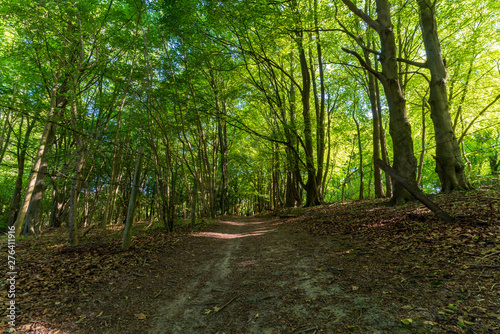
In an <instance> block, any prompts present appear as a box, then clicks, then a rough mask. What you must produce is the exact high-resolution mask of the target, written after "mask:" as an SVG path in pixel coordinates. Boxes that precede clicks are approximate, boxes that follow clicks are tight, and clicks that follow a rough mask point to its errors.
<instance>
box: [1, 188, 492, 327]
mask: <svg viewBox="0 0 500 334" xmlns="http://www.w3.org/2000/svg"><path fill="white" fill-rule="evenodd" d="M432 199H433V200H434V201H436V202H437V203H438V204H439V205H440V206H441V207H442V208H443V209H444V210H445V211H448V212H450V213H452V214H453V215H454V216H455V218H456V221H455V222H453V223H443V222H440V221H438V220H437V218H436V217H435V216H434V215H433V214H432V212H430V211H429V210H427V209H426V208H425V207H423V206H422V205H420V204H418V203H410V204H407V205H405V206H402V207H397V208H394V207H387V206H385V205H384V204H385V202H384V201H383V200H368V201H357V202H350V203H337V204H333V205H324V206H319V207H315V208H312V209H308V210H306V209H294V210H291V211H287V212H275V213H268V215H261V216H255V217H220V218H219V219H218V220H216V221H215V222H212V223H211V224H205V225H203V226H201V229H200V230H198V231H189V232H187V231H184V232H178V233H171V234H164V233H163V232H160V231H159V230H158V229H156V230H155V229H152V228H149V229H148V228H147V225H146V224H142V225H141V224H139V225H138V228H137V232H136V237H135V238H134V240H133V242H134V247H132V248H131V249H130V250H128V251H121V250H119V240H118V238H117V236H118V235H119V231H116V236H115V237H114V238H113V237H112V235H111V236H110V237H109V239H106V238H105V237H103V233H102V232H100V231H98V230H97V231H91V232H92V233H89V234H88V236H87V239H83V240H82V244H81V246H78V247H73V248H70V247H67V246H64V245H62V244H60V243H59V242H61V243H62V242H63V240H64V236H60V235H57V234H53V235H50V237H49V234H47V235H46V236H45V237H44V238H38V239H27V240H25V241H23V242H22V243H21V244H20V245H18V253H19V257H20V264H19V272H20V274H19V279H18V289H19V297H17V302H18V312H19V313H18V318H17V320H16V321H17V323H18V324H19V325H18V327H16V330H17V331H16V332H17V333H54V334H55V333H58V334H64V333H109V334H115V333H116V334H118V333H154V334H160V333H161V334H163V333H220V334H222V333H500V277H499V276H500V275H499V270H500V256H499V254H500V194H499V193H498V192H494V191H488V190H483V191H478V192H469V193H459V194H454V195H446V196H444V195H437V196H434V197H432ZM58 238H60V239H58ZM49 243H50V244H49ZM2 298H3V301H2V302H3V303H4V302H5V301H6V297H5V295H2ZM4 318H5V317H4ZM3 325H4V328H6V327H5V325H6V323H5V322H4V323H3Z"/></svg>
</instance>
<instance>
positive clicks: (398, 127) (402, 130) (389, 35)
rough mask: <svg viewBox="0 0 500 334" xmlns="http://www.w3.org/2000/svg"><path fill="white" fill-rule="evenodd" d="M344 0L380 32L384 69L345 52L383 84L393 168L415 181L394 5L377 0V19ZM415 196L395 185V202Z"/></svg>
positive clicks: (414, 160)
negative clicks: (393, 16)
mask: <svg viewBox="0 0 500 334" xmlns="http://www.w3.org/2000/svg"><path fill="white" fill-rule="evenodd" d="M342 2H343V3H344V4H345V5H346V6H347V7H348V8H349V9H350V10H351V11H352V12H353V13H354V14H356V15H357V16H358V17H360V18H361V19H363V20H364V21H365V22H366V23H367V24H368V25H370V26H371V27H372V28H373V29H375V31H376V32H377V33H378V35H379V38H380V44H381V53H380V63H381V65H382V72H381V73H380V72H376V71H375V70H374V69H373V68H371V67H369V66H368V65H367V64H366V62H365V61H364V60H363V59H362V58H361V56H360V55H359V54H357V53H355V52H353V51H349V50H346V49H344V51H346V52H348V53H351V54H353V55H355V56H356V57H357V58H358V60H359V61H360V62H361V63H362V65H363V66H364V67H365V68H366V69H368V70H369V71H370V72H372V73H373V74H374V75H376V76H377V78H378V79H379V80H380V81H381V83H382V85H383V86H384V91H385V96H386V99H387V103H388V105H389V133H390V135H391V138H392V142H393V155H394V169H395V170H396V171H397V173H398V174H400V175H401V176H403V177H404V178H405V179H407V180H409V182H412V183H415V184H416V169H417V159H415V155H414V152H413V139H412V137H411V126H410V122H409V121H408V117H407V114H406V100H405V97H404V94H403V91H402V89H401V83H400V80H399V73H398V63H397V48H396V41H395V37H394V31H393V28H394V27H393V25H392V21H391V8H390V3H389V1H388V0H376V4H377V19H376V20H373V19H372V18H371V17H370V16H369V15H367V14H366V13H365V12H363V11H362V10H360V9H358V8H357V7H356V6H355V5H354V4H353V3H352V2H351V1H350V0H342ZM411 198H412V196H411V194H410V193H409V192H408V190H406V189H405V187H404V186H403V185H402V184H400V183H399V182H397V181H396V182H394V184H393V194H392V198H391V203H392V204H402V203H404V202H406V201H408V200H410V199H411Z"/></svg>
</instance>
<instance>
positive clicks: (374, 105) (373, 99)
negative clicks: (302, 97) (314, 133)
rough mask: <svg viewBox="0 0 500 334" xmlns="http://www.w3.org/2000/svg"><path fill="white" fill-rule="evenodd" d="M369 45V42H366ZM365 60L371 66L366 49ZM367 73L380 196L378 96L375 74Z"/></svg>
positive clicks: (381, 194)
mask: <svg viewBox="0 0 500 334" xmlns="http://www.w3.org/2000/svg"><path fill="white" fill-rule="evenodd" d="M368 47H370V44H368ZM364 55H365V61H366V63H367V64H368V65H369V66H371V59H370V55H369V53H368V52H367V51H365V54H364ZM367 75H368V95H369V98H370V105H371V110H372V124H373V130H372V137H373V138H372V142H373V159H372V160H373V162H372V163H373V184H374V188H375V197H376V198H381V197H384V187H383V183H382V171H381V170H380V167H379V166H378V165H377V164H376V161H377V160H378V159H380V132H381V130H380V127H381V126H382V123H381V120H380V118H379V110H378V101H377V100H378V97H377V89H376V85H378V82H377V79H376V78H375V76H374V75H373V74H372V73H370V72H368V71H367Z"/></svg>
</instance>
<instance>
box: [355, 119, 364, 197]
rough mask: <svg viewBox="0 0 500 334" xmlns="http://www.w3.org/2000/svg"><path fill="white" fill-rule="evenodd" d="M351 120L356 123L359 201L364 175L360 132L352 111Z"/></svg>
mask: <svg viewBox="0 0 500 334" xmlns="http://www.w3.org/2000/svg"><path fill="white" fill-rule="evenodd" d="M352 118H353V119H354V123H356V131H357V133H358V149H359V199H363V198H364V197H363V196H364V195H363V193H364V174H363V146H362V145H361V131H360V129H359V123H358V120H357V119H356V115H355V114H354V111H353V113H352Z"/></svg>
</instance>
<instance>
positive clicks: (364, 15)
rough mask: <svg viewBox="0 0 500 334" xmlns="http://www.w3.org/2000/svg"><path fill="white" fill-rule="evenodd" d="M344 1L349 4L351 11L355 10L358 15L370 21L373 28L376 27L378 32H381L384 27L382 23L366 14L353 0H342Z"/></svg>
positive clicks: (367, 21) (369, 23)
mask: <svg viewBox="0 0 500 334" xmlns="http://www.w3.org/2000/svg"><path fill="white" fill-rule="evenodd" d="M342 2H343V3H344V4H345V5H346V6H347V8H349V10H350V11H351V12H353V13H354V14H355V15H356V16H358V17H359V18H361V19H362V20H363V21H365V22H366V23H368V25H369V26H370V27H372V28H373V29H375V30H376V31H377V32H379V31H380V30H381V29H382V27H381V25H380V23H378V22H377V21H375V20H374V19H372V18H371V17H370V16H369V15H368V14H366V13H365V12H363V11H362V10H361V9H359V8H358V7H356V5H355V4H353V3H352V2H351V0H342Z"/></svg>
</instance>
